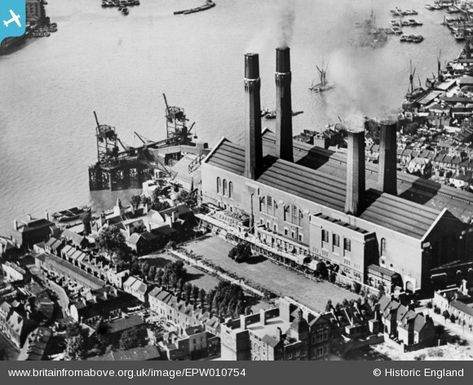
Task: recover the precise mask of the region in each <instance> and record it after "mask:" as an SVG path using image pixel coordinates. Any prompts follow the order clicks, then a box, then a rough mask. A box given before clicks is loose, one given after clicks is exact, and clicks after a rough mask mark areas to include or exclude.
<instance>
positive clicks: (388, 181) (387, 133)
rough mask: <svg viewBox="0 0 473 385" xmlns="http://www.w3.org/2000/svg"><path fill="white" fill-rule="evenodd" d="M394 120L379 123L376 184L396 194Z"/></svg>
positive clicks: (395, 125)
mask: <svg viewBox="0 0 473 385" xmlns="http://www.w3.org/2000/svg"><path fill="white" fill-rule="evenodd" d="M396 127H397V122H396V121H395V120H384V121H382V122H381V123H380V143H379V172H378V184H379V189H380V190H381V191H382V192H385V193H388V194H392V195H397V170H396V166H397V143H396Z"/></svg>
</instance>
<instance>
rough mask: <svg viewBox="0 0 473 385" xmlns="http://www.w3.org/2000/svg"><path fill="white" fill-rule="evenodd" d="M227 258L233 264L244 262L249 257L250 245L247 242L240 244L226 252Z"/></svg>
mask: <svg viewBox="0 0 473 385" xmlns="http://www.w3.org/2000/svg"><path fill="white" fill-rule="evenodd" d="M228 257H229V258H231V259H233V260H235V262H244V261H246V260H247V259H248V258H250V257H251V245H250V244H249V243H248V242H245V241H243V242H240V243H239V244H238V245H236V246H235V247H234V248H232V249H231V250H230V251H229V252H228Z"/></svg>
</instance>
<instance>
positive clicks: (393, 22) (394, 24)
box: [391, 20, 401, 27]
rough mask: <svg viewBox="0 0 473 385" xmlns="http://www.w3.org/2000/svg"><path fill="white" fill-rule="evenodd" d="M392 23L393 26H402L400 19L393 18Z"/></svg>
mask: <svg viewBox="0 0 473 385" xmlns="http://www.w3.org/2000/svg"><path fill="white" fill-rule="evenodd" d="M391 25H392V26H393V27H400V26H401V23H400V22H399V20H391Z"/></svg>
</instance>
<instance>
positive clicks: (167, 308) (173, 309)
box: [148, 287, 220, 334]
mask: <svg viewBox="0 0 473 385" xmlns="http://www.w3.org/2000/svg"><path fill="white" fill-rule="evenodd" d="M148 302H149V307H150V309H151V310H152V311H153V312H154V313H156V314H157V315H158V316H160V317H162V318H164V319H166V320H168V321H171V322H172V323H173V324H174V325H175V326H176V328H177V331H178V333H179V334H182V333H184V331H185V330H186V329H188V328H190V327H194V326H199V325H202V326H203V327H204V328H205V329H206V330H207V331H209V332H211V333H213V334H218V331H219V326H220V320H219V319H218V317H216V316H214V315H213V314H211V313H209V312H207V311H203V310H202V309H201V308H197V307H195V306H194V305H191V304H189V303H186V302H185V301H182V300H180V299H179V298H178V297H176V296H175V295H173V294H172V293H170V292H168V291H166V290H164V289H162V288H158V287H156V288H154V289H153V290H152V291H151V292H150V293H149V294H148Z"/></svg>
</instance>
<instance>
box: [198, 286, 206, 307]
mask: <svg viewBox="0 0 473 385" xmlns="http://www.w3.org/2000/svg"><path fill="white" fill-rule="evenodd" d="M205 298H206V294H205V290H204V289H200V291H199V301H200V305H201V306H202V308H203V307H204V305H205Z"/></svg>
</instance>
